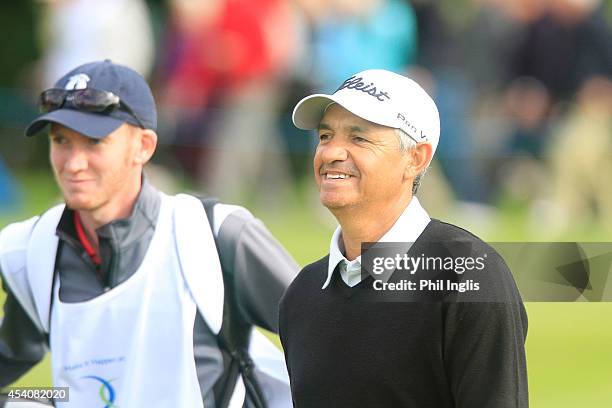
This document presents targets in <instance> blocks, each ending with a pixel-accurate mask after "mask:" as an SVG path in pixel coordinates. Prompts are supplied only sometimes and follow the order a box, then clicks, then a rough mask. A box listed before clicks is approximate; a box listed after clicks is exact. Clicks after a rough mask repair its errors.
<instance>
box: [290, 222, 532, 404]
mask: <svg viewBox="0 0 612 408" xmlns="http://www.w3.org/2000/svg"><path fill="white" fill-rule="evenodd" d="M456 242H461V243H463V244H466V243H467V244H468V245H467V246H464V248H469V251H470V252H471V254H472V255H474V256H478V255H481V254H482V253H484V252H486V253H487V254H488V258H487V268H486V271H484V272H486V273H485V274H482V273H481V274H480V275H478V276H476V275H473V274H470V273H464V274H463V275H461V276H460V280H467V279H470V278H477V280H479V282H480V284H481V291H483V292H485V291H486V292H487V298H488V299H489V298H492V299H495V300H494V301H486V302H485V301H482V300H479V301H473V300H478V299H476V298H470V297H465V298H463V299H462V296H461V295H459V296H456V295H449V296H448V297H447V298H446V301H444V302H440V301H436V302H433V301H415V300H414V299H413V300H409V298H406V301H397V300H398V299H397V298H394V299H393V301H385V299H384V298H376V295H377V294H376V293H374V292H375V291H374V290H373V289H372V287H373V285H372V283H373V279H372V278H371V277H368V278H366V279H365V280H363V281H362V282H361V283H359V284H358V285H357V286H355V287H353V288H349V287H348V286H347V285H345V284H344V282H343V281H342V280H341V279H340V277H339V273H338V270H337V269H338V268H336V271H334V276H333V278H332V281H331V284H330V285H329V286H328V287H327V288H326V289H321V287H322V285H323V282H324V281H325V279H326V276H327V266H328V258H329V256H326V257H324V258H322V259H320V260H319V261H317V262H315V263H313V264H310V265H308V266H306V267H305V268H304V269H303V270H302V271H301V272H300V274H299V275H298V277H297V278H296V279H295V280H294V281H293V283H292V284H291V286H290V287H289V289H288V290H287V292H286V293H285V296H284V297H283V299H282V301H281V306H280V335H281V341H282V343H283V347H284V350H285V356H286V362H287V367H288V369H289V375H290V379H291V390H292V394H293V401H294V405H295V406H296V407H300V408H303V407H313V408H321V407H414V408H427V407H431V408H446V407H448V408H451V407H454V408H488V407H490V408H504V407H521V408H522V407H527V406H528V394H527V373H526V363H525V350H524V343H525V338H526V335H527V315H526V313H525V309H524V307H523V303H522V301H521V298H520V295H519V293H518V290H517V288H516V285H515V284H514V280H513V279H512V275H511V274H510V271H509V270H508V268H507V266H506V265H505V263H504V261H503V260H502V258H501V257H500V256H499V255H498V254H497V253H496V252H495V251H494V250H493V249H492V248H491V247H490V246H488V245H487V244H485V243H484V242H482V241H481V240H480V239H478V238H477V237H475V236H474V235H472V234H470V233H469V232H467V231H465V230H462V229H460V228H458V227H456V226H453V225H450V224H446V223H442V222H440V221H437V220H432V221H431V222H430V223H429V224H428V226H427V227H426V229H425V230H424V231H423V233H422V234H421V236H420V237H419V239H418V240H417V241H416V242H415V243H414V245H413V246H412V248H411V249H410V251H409V252H408V254H409V255H410V254H413V255H414V254H425V255H431V252H432V250H431V248H432V247H434V246H435V245H432V243H438V244H439V243H444V244H445V246H448V245H447V244H448V243H456ZM451 246H452V245H451ZM437 251H438V250H436V252H437ZM392 278H396V276H395V274H394V276H393V277H392ZM397 279H399V278H396V280H397ZM373 296H374V297H373ZM452 296H455V297H452ZM449 299H451V300H449ZM377 300H379V301H377ZM466 300H469V301H466Z"/></svg>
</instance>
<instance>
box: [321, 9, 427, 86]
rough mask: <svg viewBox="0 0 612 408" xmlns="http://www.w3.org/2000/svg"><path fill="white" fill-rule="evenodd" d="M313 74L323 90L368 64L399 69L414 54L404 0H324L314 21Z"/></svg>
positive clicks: (411, 18) (413, 33)
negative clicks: (326, 0)
mask: <svg viewBox="0 0 612 408" xmlns="http://www.w3.org/2000/svg"><path fill="white" fill-rule="evenodd" d="M313 30H314V33H313V34H314V46H313V54H314V55H313V58H314V76H315V78H316V80H318V81H319V82H320V84H316V85H317V87H320V86H323V89H325V90H326V91H328V92H332V91H334V90H335V87H336V86H337V84H339V83H342V82H343V81H344V80H345V79H346V78H348V77H349V76H350V75H351V74H352V73H354V72H359V71H363V70H365V69H369V68H383V69H388V70H390V71H395V72H398V73H402V72H404V71H405V70H406V69H407V67H408V66H409V65H410V64H411V63H412V62H413V61H414V58H415V54H416V45H417V42H416V33H417V28H416V19H415V15H414V11H413V9H412V7H411V6H410V4H408V2H406V1H404V0H362V1H359V2H355V1H349V0H330V1H329V2H328V4H327V8H326V10H325V13H322V14H320V15H319V16H318V19H317V20H316V21H315V22H314V26H313Z"/></svg>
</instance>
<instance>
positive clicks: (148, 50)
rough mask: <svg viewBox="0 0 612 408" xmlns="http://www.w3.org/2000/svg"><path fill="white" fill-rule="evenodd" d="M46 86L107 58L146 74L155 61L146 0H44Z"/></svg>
mask: <svg viewBox="0 0 612 408" xmlns="http://www.w3.org/2000/svg"><path fill="white" fill-rule="evenodd" d="M42 2H43V3H44V4H45V6H46V15H45V16H44V20H43V22H42V32H41V41H42V42H43V45H44V47H43V48H44V49H45V55H44V61H43V64H44V67H43V69H42V72H44V75H45V77H44V79H43V81H44V83H43V86H51V85H52V84H53V81H55V79H57V78H59V77H61V75H62V74H63V73H65V72H66V71H68V69H70V68H72V67H75V66H78V65H81V64H83V63H86V62H90V61H97V60H103V59H106V58H108V59H111V60H113V61H114V62H116V63H120V64H125V65H128V66H130V67H132V68H134V69H135V70H136V71H138V72H140V73H141V74H142V75H144V76H148V75H149V74H150V72H151V69H152V66H153V62H154V43H153V29H152V26H151V20H150V15H149V10H148V8H147V5H146V3H145V1H144V0H104V1H99V0H43V1H42Z"/></svg>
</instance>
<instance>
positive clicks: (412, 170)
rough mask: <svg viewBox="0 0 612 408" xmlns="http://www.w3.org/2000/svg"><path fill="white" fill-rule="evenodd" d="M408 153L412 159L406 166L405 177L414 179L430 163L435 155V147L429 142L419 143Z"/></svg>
mask: <svg viewBox="0 0 612 408" xmlns="http://www.w3.org/2000/svg"><path fill="white" fill-rule="evenodd" d="M406 154H408V155H410V159H411V160H410V162H409V163H408V165H407V166H406V170H405V173H404V178H405V179H410V180H413V179H414V178H415V177H416V176H418V175H419V174H421V173H422V172H423V170H425V168H426V167H427V165H429V162H430V161H431V157H432V156H433V149H432V147H431V145H430V144H429V143H419V144H417V145H416V147H414V148H413V149H410V150H409V151H407V152H406Z"/></svg>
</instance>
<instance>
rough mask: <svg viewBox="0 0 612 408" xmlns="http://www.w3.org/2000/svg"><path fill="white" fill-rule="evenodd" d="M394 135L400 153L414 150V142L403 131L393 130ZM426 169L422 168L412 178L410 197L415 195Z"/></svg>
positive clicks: (415, 144)
mask: <svg viewBox="0 0 612 408" xmlns="http://www.w3.org/2000/svg"><path fill="white" fill-rule="evenodd" d="M395 134H396V135H397V138H398V140H399V149H400V152H407V151H408V150H411V149H414V148H415V147H416V146H417V143H416V142H415V141H414V139H413V138H411V137H410V136H408V133H406V132H404V131H403V130H401V129H395ZM428 167H429V166H428ZM428 167H426V168H424V169H423V171H422V172H420V173H419V174H417V176H416V177H415V178H414V181H413V182H412V195H415V194H416V193H417V191H418V190H419V186H420V185H421V179H422V178H423V176H424V175H425V172H426V171H427V168H428Z"/></svg>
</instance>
